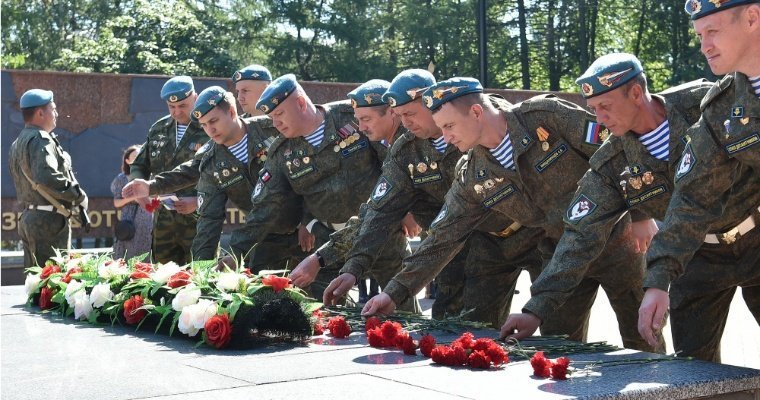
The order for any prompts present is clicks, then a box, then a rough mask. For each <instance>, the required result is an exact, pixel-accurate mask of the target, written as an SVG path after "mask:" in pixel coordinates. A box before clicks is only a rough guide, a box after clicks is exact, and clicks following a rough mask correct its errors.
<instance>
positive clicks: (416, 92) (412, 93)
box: [406, 88, 426, 100]
mask: <svg viewBox="0 0 760 400" xmlns="http://www.w3.org/2000/svg"><path fill="white" fill-rule="evenodd" d="M425 89H426V88H414V89H409V90H407V91H406V95H407V96H409V97H410V98H411V99H412V100H414V99H416V98H417V96H418V95H419V94H420V93H421V92H422V91H423V90H425Z"/></svg>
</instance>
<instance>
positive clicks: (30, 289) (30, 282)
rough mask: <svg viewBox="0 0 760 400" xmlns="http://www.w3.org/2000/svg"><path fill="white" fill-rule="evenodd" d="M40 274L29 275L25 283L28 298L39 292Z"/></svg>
mask: <svg viewBox="0 0 760 400" xmlns="http://www.w3.org/2000/svg"><path fill="white" fill-rule="evenodd" d="M40 281H41V279H40V274H28V275H27V276H26V280H25V281H24V288H25V289H26V297H29V296H31V295H32V293H34V292H36V291H37V286H39V284H40Z"/></svg>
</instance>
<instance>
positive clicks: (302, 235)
mask: <svg viewBox="0 0 760 400" xmlns="http://www.w3.org/2000/svg"><path fill="white" fill-rule="evenodd" d="M315 240H316V236H314V235H313V234H311V232H309V230H308V229H306V227H305V226H303V225H298V244H299V245H300V246H301V250H303V251H311V250H312V249H313V248H314V241H315Z"/></svg>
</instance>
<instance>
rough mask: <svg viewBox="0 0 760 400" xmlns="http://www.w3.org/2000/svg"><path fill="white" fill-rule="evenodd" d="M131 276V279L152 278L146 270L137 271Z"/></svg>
mask: <svg viewBox="0 0 760 400" xmlns="http://www.w3.org/2000/svg"><path fill="white" fill-rule="evenodd" d="M129 277H130V278H131V279H134V280H138V279H148V278H150V275H148V273H147V272H144V271H135V272H133V273H132V275H130V276H129Z"/></svg>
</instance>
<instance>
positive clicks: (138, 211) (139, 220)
mask: <svg viewBox="0 0 760 400" xmlns="http://www.w3.org/2000/svg"><path fill="white" fill-rule="evenodd" d="M139 152H140V145H133V146H129V147H128V148H127V149H126V150H124V154H123V155H122V157H121V173H119V175H116V178H114V180H113V182H111V193H113V205H114V207H116V209H121V218H120V220H130V221H132V223H133V224H134V225H135V236H134V237H133V238H132V239H130V240H118V239H115V240H114V245H113V257H114V258H124V259H125V260H129V259H130V258H132V257H136V256H139V255H141V254H146V253H149V252H150V244H151V231H152V230H153V215H152V214H151V213H149V212H148V211H146V210H145V209H144V208H142V207H140V206H139V205H138V204H137V203H136V202H135V201H130V200H125V199H124V198H123V197H122V196H121V189H122V188H123V187H124V186H125V185H126V184H127V182H128V181H129V179H128V178H127V176H128V175H129V166H130V165H132V162H134V161H135V158H136V157H137V153H139ZM147 260H150V257H148V256H146V257H145V258H144V260H142V261H147Z"/></svg>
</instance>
